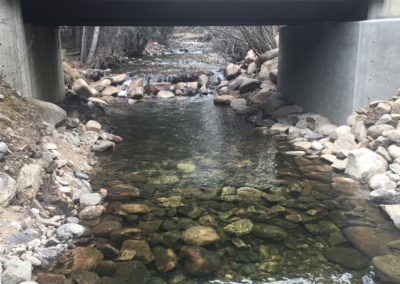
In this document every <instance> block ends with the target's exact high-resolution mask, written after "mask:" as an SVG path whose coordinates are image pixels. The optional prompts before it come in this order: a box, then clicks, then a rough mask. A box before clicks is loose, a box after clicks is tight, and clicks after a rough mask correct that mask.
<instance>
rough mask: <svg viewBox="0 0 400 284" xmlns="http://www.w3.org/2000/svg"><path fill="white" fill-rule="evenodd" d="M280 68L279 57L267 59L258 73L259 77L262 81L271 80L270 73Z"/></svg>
mask: <svg viewBox="0 0 400 284" xmlns="http://www.w3.org/2000/svg"><path fill="white" fill-rule="evenodd" d="M276 69H278V57H275V58H274V59H271V60H267V61H265V62H264V63H263V64H262V65H261V70H260V73H259V74H258V78H259V79H260V80H261V81H267V80H270V73H271V72H272V71H274V70H276Z"/></svg>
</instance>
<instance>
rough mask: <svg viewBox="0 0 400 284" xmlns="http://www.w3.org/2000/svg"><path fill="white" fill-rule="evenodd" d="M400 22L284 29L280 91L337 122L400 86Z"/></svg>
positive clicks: (306, 107) (369, 21)
mask: <svg viewBox="0 0 400 284" xmlns="http://www.w3.org/2000/svg"><path fill="white" fill-rule="evenodd" d="M399 31H400V19H381V20H367V21H360V22H349V23H330V24H318V25H302V26H283V27H281V28H280V41H281V42H280V55H279V89H280V91H281V92H282V93H283V94H285V95H286V96H287V97H288V99H289V100H290V101H292V102H294V103H296V104H299V105H302V106H303V107H304V109H305V110H306V111H310V112H318V113H321V114H323V115H325V116H327V117H329V118H330V119H331V120H332V121H333V122H334V123H337V124H341V123H344V122H345V120H346V117H347V116H348V115H349V114H350V113H351V112H352V111H353V110H356V109H357V108H359V107H363V106H366V105H368V103H369V102H370V101H372V100H377V99H387V98H389V97H390V96H392V95H394V94H395V93H396V91H397V89H398V88H400V56H399V54H400V33H399Z"/></svg>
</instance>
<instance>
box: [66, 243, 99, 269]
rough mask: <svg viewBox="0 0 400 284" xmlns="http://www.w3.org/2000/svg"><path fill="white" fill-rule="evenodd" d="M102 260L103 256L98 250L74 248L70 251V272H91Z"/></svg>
mask: <svg viewBox="0 0 400 284" xmlns="http://www.w3.org/2000/svg"><path fill="white" fill-rule="evenodd" d="M103 259H104V255H103V254H102V253H101V251H99V250H98V249H95V248H92V247H76V248H74V249H72V270H73V271H74V270H78V269H84V270H91V269H92V268H94V267H96V265H97V263H98V262H99V261H101V260H103Z"/></svg>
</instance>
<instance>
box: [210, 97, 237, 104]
mask: <svg viewBox="0 0 400 284" xmlns="http://www.w3.org/2000/svg"><path fill="white" fill-rule="evenodd" d="M233 99H234V96H231V95H222V96H218V97H215V98H214V104H215V105H219V106H229V105H230V104H231V102H232V100H233Z"/></svg>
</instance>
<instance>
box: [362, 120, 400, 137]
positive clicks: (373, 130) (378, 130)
mask: <svg viewBox="0 0 400 284" xmlns="http://www.w3.org/2000/svg"><path fill="white" fill-rule="evenodd" d="M390 130H394V127H393V126H391V125H387V124H381V125H372V126H371V127H369V128H368V131H367V135H368V136H371V137H372V138H374V139H376V138H378V137H379V136H381V135H382V134H383V132H386V131H390Z"/></svg>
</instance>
